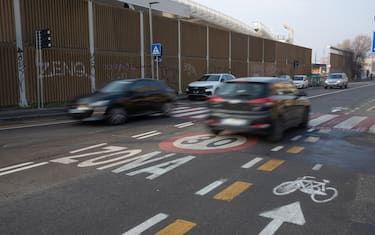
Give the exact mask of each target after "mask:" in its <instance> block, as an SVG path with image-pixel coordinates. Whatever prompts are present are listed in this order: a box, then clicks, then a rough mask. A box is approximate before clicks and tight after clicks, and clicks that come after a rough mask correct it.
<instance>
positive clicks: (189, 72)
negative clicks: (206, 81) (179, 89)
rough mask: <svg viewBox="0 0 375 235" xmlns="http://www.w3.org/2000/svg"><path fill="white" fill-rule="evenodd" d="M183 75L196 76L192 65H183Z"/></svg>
mask: <svg viewBox="0 0 375 235" xmlns="http://www.w3.org/2000/svg"><path fill="white" fill-rule="evenodd" d="M184 73H186V74H187V75H188V76H194V77H197V76H198V74H197V70H196V69H195V67H194V65H192V64H189V63H184Z"/></svg>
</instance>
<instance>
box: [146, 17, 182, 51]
mask: <svg viewBox="0 0 375 235" xmlns="http://www.w3.org/2000/svg"><path fill="white" fill-rule="evenodd" d="M152 24H153V25H152V27H153V31H154V42H155V43H161V44H162V55H163V57H164V56H176V55H177V50H178V48H177V47H178V38H177V36H178V32H177V30H178V28H177V27H178V26H177V20H172V19H169V18H165V17H160V16H154V18H153V22H152ZM146 45H148V44H146ZM145 48H146V50H147V49H148V48H149V47H147V46H146V47H145ZM148 51H151V50H148Z"/></svg>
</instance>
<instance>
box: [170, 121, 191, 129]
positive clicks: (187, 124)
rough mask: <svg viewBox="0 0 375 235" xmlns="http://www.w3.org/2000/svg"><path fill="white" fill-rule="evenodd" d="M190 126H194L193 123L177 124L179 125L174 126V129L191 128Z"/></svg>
mask: <svg viewBox="0 0 375 235" xmlns="http://www.w3.org/2000/svg"><path fill="white" fill-rule="evenodd" d="M192 125H194V123H193V122H183V123H179V124H176V125H174V127H177V128H184V127H188V126H192Z"/></svg>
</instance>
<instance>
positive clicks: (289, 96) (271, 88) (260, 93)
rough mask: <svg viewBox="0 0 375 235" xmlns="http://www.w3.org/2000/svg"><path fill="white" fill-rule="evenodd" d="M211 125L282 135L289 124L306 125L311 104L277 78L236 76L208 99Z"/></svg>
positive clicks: (271, 136) (274, 138) (275, 136)
mask: <svg viewBox="0 0 375 235" xmlns="http://www.w3.org/2000/svg"><path fill="white" fill-rule="evenodd" d="M207 103H208V104H207V105H208V108H209V115H208V118H207V120H206V124H207V126H208V128H209V129H210V130H211V131H212V132H213V133H214V134H219V133H220V132H221V131H223V130H231V131H247V132H251V133H254V134H267V135H269V139H270V140H271V141H278V140H280V139H281V138H282V136H283V132H284V130H286V129H287V128H290V127H296V126H300V127H307V125H308V120H309V112H310V103H309V101H308V99H307V97H306V95H305V94H304V93H303V92H299V91H298V89H297V88H296V87H295V86H294V85H293V83H291V82H289V81H287V80H285V79H282V78H275V77H252V78H237V79H235V80H231V81H227V82H225V83H223V85H222V86H220V88H219V89H218V90H217V92H216V94H215V96H211V97H209V99H208V101H207Z"/></svg>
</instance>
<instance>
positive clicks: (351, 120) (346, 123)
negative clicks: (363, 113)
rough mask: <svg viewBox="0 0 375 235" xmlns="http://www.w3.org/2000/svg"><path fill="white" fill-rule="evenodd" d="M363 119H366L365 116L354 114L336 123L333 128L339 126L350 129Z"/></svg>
mask: <svg viewBox="0 0 375 235" xmlns="http://www.w3.org/2000/svg"><path fill="white" fill-rule="evenodd" d="M365 119H366V117H360V116H354V117H351V118H349V119H347V120H345V121H343V122H341V123H339V124H337V125H336V126H334V127H333V128H340V129H347V130H349V129H352V128H353V127H355V126H356V125H358V124H359V123H360V122H362V121H363V120H365Z"/></svg>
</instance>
